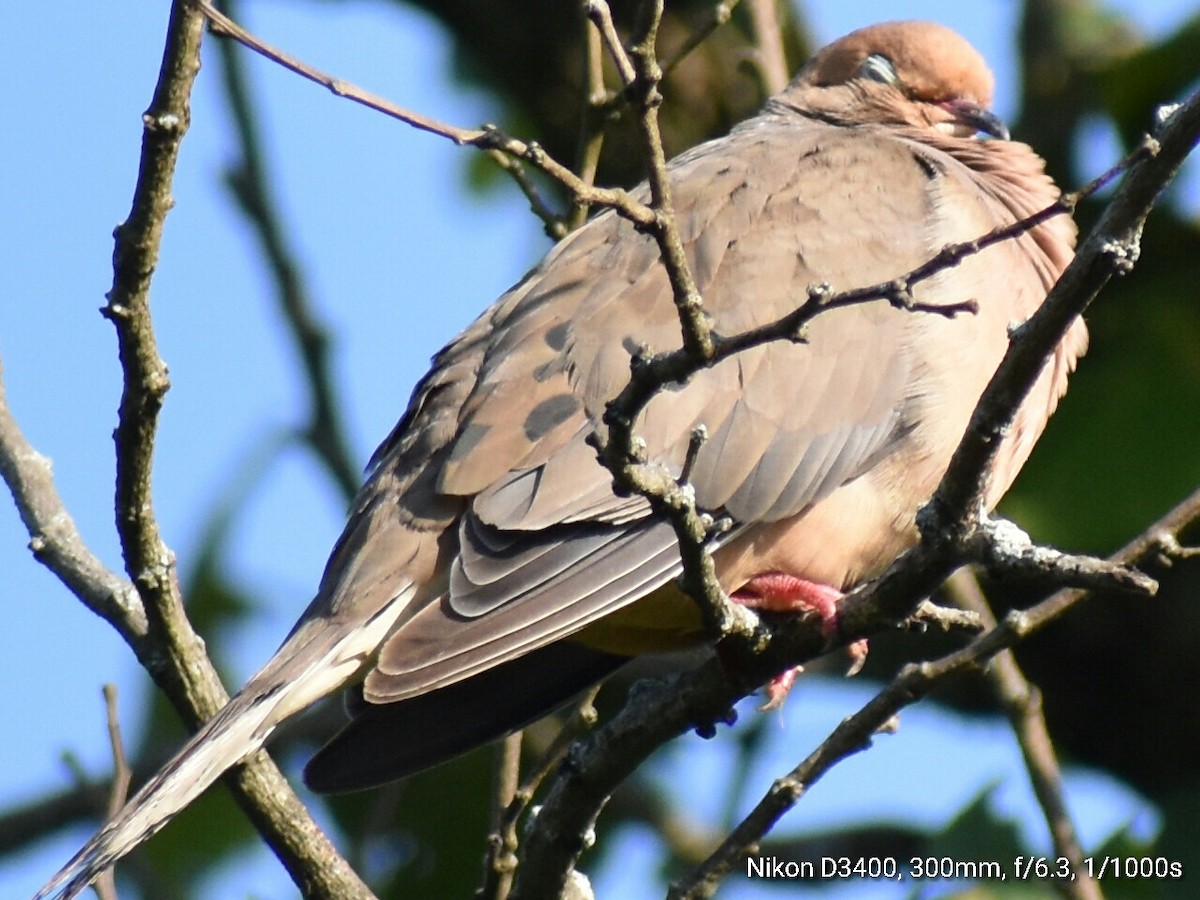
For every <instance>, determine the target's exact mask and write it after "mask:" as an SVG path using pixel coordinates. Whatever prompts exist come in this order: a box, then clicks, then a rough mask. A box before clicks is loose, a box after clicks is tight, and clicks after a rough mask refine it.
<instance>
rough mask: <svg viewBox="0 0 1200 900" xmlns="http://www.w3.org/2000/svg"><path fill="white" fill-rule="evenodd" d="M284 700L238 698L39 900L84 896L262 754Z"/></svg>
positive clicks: (276, 696) (74, 859) (276, 695)
mask: <svg viewBox="0 0 1200 900" xmlns="http://www.w3.org/2000/svg"><path fill="white" fill-rule="evenodd" d="M282 699H284V698H283V697H281V696H280V693H279V692H274V693H269V694H267V695H266V696H264V695H263V693H261V692H255V693H254V694H249V693H246V692H243V693H241V694H239V695H238V696H237V697H234V698H233V699H232V700H231V701H230V702H229V703H227V704H226V705H225V706H224V707H223V708H222V709H221V711H220V712H219V713H217V714H216V715H215V716H214V717H213V718H212V719H210V720H209V721H208V722H207V723H206V724H205V725H204V726H203V727H202V728H201V729H200V730H199V731H198V732H196V734H195V735H194V736H193V737H192V739H191V740H190V741H188V742H187V744H185V745H184V747H183V749H182V750H180V751H179V753H177V754H176V755H175V757H174V758H173V759H171V761H170V762H168V763H167V764H166V765H165V766H163V768H162V769H160V770H159V771H158V773H157V774H156V775H155V776H154V777H153V778H151V779H150V780H149V781H148V782H146V784H145V785H144V786H143V787H142V789H141V790H140V791H138V792H137V794H135V795H134V797H133V798H132V799H131V800H130V801H129V802H128V803H126V804H125V806H124V807H123V808H122V809H121V810H120V811H119V812H118V813H117V814H116V815H115V816H113V817H112V818H111V819H110V820H109V821H108V822H107V823H106V824H105V825H104V827H103V828H101V829H100V831H98V832H97V833H96V834H95V836H94V837H93V838H92V839H91V840H90V841H88V842H87V843H86V844H85V845H84V846H83V849H82V850H80V851H79V852H78V853H76V854H75V855H74V856H73V857H72V858H71V861H70V862H68V863H67V864H66V865H65V866H63V868H62V869H60V870H59V872H58V874H56V875H55V876H54V877H53V878H52V879H50V881H49V882H48V883H47V884H46V886H45V887H43V888H42V889H41V890H40V891H38V893H37V896H36V898H35V900H44V898H48V897H56V898H63V900H66V898H70V897H75V896H76V895H78V894H79V893H80V892H81V891H83V890H84V888H86V887H87V886H88V885H89V884H91V883H92V882H93V881H94V880H95V879H96V878H97V877H98V876H99V875H100V874H101V873H102V872H104V870H105V869H107V868H108V867H109V866H111V865H112V864H113V863H115V862H116V861H117V860H118V859H120V858H121V857H122V856H124V855H125V854H126V853H128V852H129V851H130V850H132V849H133V848H134V847H136V846H137V845H138V844H140V843H141V842H142V841H144V840H146V838H148V837H150V836H151V835H152V834H154V833H155V832H156V831H158V830H159V829H160V828H162V827H163V825H165V824H166V823H167V822H168V821H169V820H170V819H171V818H172V817H173V816H175V814H176V813H178V812H179V811H180V810H182V809H183V808H184V807H186V806H187V805H188V804H189V803H191V802H192V801H193V800H195V799H196V798H197V797H199V796H200V795H201V794H202V793H204V791H205V790H206V789H207V788H208V787H209V786H210V785H211V784H212V783H213V782H214V781H216V780H217V779H218V778H220V777H221V775H222V774H224V772H225V771H226V770H228V769H229V768H230V767H232V766H234V765H236V764H237V763H238V762H240V761H241V760H243V759H245V758H246V757H247V756H249V755H250V754H251V753H253V752H254V751H255V750H258V749H259V748H260V747H261V746H262V745H263V742H264V741H265V740H266V738H267V736H268V735H269V734H270V733H271V730H272V728H273V727H274V726H275V725H276V724H278V722H279V721H280V717H279V715H278V711H279V707H280V701H281V700H282Z"/></svg>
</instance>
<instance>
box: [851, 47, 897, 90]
mask: <svg viewBox="0 0 1200 900" xmlns="http://www.w3.org/2000/svg"><path fill="white" fill-rule="evenodd" d="M858 74H859V75H861V76H862V77H864V78H870V79H871V80H872V81H878V82H880V83H881V84H899V83H900V78H899V76H898V75H896V68H895V66H893V65H892V61H891V60H890V59H888V58H887V57H886V56H881V55H880V54H878V53H872V54H871V55H870V56H868V57H867V58H866V59H864V60H863V61H862V63H861V64H860V65H859V67H858Z"/></svg>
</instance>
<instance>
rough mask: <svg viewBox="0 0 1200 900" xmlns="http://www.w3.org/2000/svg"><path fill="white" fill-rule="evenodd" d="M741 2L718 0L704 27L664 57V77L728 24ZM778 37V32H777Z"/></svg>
mask: <svg viewBox="0 0 1200 900" xmlns="http://www.w3.org/2000/svg"><path fill="white" fill-rule="evenodd" d="M740 2H741V0H718V2H717V3H715V4H713V9H712V17H711V18H710V19H709V20H708V22H707V23H706V24H705V25H704V27H702V28H697V29H696V30H695V31H693V32H692V33H691V34H690V35H688V38H687V40H686V41H684V42H683V43H682V44H681V45H680V46H679V48H678V49H677V50H676V51H675V52H674V53H672V54H671V56H670V57H668V58H667V59H664V60H663V61H662V62H661V63H660V64H659V65H660V66H661V68H662V70H663V77H664V78H665V77H666V76H668V75H670V74H671V73H672V72H674V71H675V70H676V69H677V68H679V64H680V63H682V62H683V61H684V60H685V59H687V58H688V57H689V56H690V55H691V54H692V51H693V50H695V49H696V48H697V47H699V46H700V45H701V44H703V43H704V42H705V41H706V40H708V39H709V37H711V36H712V33H713V32H714V31H716V30H717V29H718V28H721V27H722V26H724V25H726V24H728V22H729V20H730V18H731V17H732V16H733V11H734V10H735V9H736V8H737V5H738V3H740ZM756 2H757V0H756ZM752 15H753V13H752ZM756 36H757V31H756ZM776 39H778V32H777V33H776ZM784 83H785V84H786V83H787V78H786V76H785V77H784ZM781 87H782V85H781ZM771 93H774V91H771Z"/></svg>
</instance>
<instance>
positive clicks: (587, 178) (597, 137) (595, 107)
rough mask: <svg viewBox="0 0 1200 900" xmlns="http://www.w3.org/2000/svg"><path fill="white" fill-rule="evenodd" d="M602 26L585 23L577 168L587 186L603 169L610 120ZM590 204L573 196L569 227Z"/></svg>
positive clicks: (578, 221)
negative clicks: (605, 87) (601, 154)
mask: <svg viewBox="0 0 1200 900" xmlns="http://www.w3.org/2000/svg"><path fill="white" fill-rule="evenodd" d="M602 43H603V42H602V41H601V39H600V29H599V27H598V26H597V25H596V23H595V22H594V21H592V19H591V17H590V16H587V15H586V14H585V15H584V22H583V47H584V55H583V83H584V92H585V93H584V96H583V98H582V99H583V102H582V106H583V109H582V114H581V115H580V117H579V149H578V151H577V152H576V160H575V171H576V172H578V173H579V177H580V179H581V180H582V181H583V182H584V183H585V184H588V185H594V184H595V183H596V172H597V171H598V170H599V168H600V152H601V150H602V149H603V148H604V124H605V122H606V121H607V119H608V116H609V110H608V108H607V105H608V94H607V92H606V91H605V89H604V59H603V47H602ZM588 210H589V204H588V203H587V202H586V201H585V200H583V199H581V198H579V197H576V196H575V195H572V197H571V215H570V217H569V219H568V221H567V227H568V228H570V229H571V230H574V229H576V228H578V227H579V226H581V225H582V224H583V223H584V222H586V221H587V217H588Z"/></svg>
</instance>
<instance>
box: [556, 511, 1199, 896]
mask: <svg viewBox="0 0 1200 900" xmlns="http://www.w3.org/2000/svg"><path fill="white" fill-rule="evenodd" d="M1196 522H1200V491H1197V492H1196V493H1195V494H1193V495H1192V496H1191V497H1189V498H1188V499H1187V500H1185V501H1184V502H1183V503H1181V504H1179V505H1178V506H1176V507H1175V509H1173V510H1171V512H1169V513H1167V515H1166V516H1164V517H1163V518H1162V519H1160V520H1159V521H1158V522H1157V523H1155V524H1154V525H1152V526H1151V527H1150V528H1148V529H1147V530H1146V531H1145V532H1144V533H1143V534H1142V535H1141V536H1140V537H1138V538H1137V539H1135V540H1134V541H1133V542H1131V543H1130V544H1129V545H1128V546H1127V547H1125V548H1124V549H1122V550H1121V551H1119V552H1118V553H1116V554H1114V555H1113V556H1112V557H1111V558H1110V562H1112V563H1113V564H1115V565H1120V566H1131V565H1136V564H1137V563H1139V562H1141V561H1143V560H1145V559H1146V558H1148V557H1149V556H1150V555H1151V554H1152V553H1153V552H1154V548H1155V546H1156V544H1155V542H1156V540H1157V539H1158V536H1160V535H1162V534H1174V535H1178V534H1179V533H1180V532H1181V531H1182V530H1184V529H1185V528H1188V527H1190V526H1191V525H1192V524H1194V523H1196ZM907 558H908V559H911V558H913V557H912V556H911V555H910V556H909V557H907ZM879 586H880V582H875V584H873V585H871V586H870V587H869V588H868V589H867V590H868V592H872V593H878V592H879ZM1088 596H1090V594H1089V592H1087V591H1082V590H1077V589H1072V590H1066V591H1059V592H1058V593H1056V594H1054V595H1053V596H1051V597H1049V598H1047V599H1046V600H1043V601H1042V602H1041V603H1038V604H1037V605H1035V606H1033V607H1031V608H1030V609H1028V610H1025V611H1023V612H1019V611H1014V612H1012V613H1009V615H1008V616H1007V617H1006V618H1005V620H1004V621H1003V622H1002V623H1001V624H1000V625H998V626H997V627H995V628H992V629H990V630H988V631H987V632H986V633H984V634H983V635H981V636H979V637H978V638H976V639H975V640H973V641H972V642H971V643H970V644H968V645H967V646H966V647H964V648H963V649H961V650H958V651H956V652H954V653H951V654H948V655H947V656H945V657H943V658H941V659H939V660H937V661H936V662H931V663H920V664H913V663H910V664H909V665H906V666H905V667H904V668H903V669H901V671H900V673H899V674H898V675H897V676H896V677H895V678H894V679H893V680H892V682H891V683H890V684H888V685H887V687H885V688H884V689H883V690H882V691H881V692H880V693H878V694H877V695H876V696H875V697H873V698H872V699H871V700H870V702H868V703H867V704H866V705H865V706H864V707H863V708H862V709H860V710H859V711H858V712H856V713H855V714H854V715H852V716H850V717H849V718H847V719H845V720H844V721H843V722H842V723H841V724H840V725H839V726H838V727H837V728H836V729H834V731H833V733H832V734H830V736H829V737H828V738H827V739H826V740H825V741H823V742H822V743H821V745H820V746H819V747H818V748H817V749H816V750H814V751H813V753H812V754H810V755H809V756H808V757H807V758H806V759H805V760H804V761H803V762H802V763H801V764H800V765H799V766H797V767H796V768H795V769H793V770H792V772H790V773H789V774H788V775H786V776H784V777H783V778H781V779H778V780H777V781H776V782H775V783H774V784H773V785H772V786H771V790H770V791H769V792H768V793H767V795H766V796H764V797H763V799H762V800H760V801H759V803H758V805H757V806H756V807H755V808H754V810H753V811H751V812H750V814H749V815H747V816H746V818H745V819H743V820H742V822H741V823H740V824H739V825H738V827H737V828H736V829H734V831H733V832H731V833H730V835H729V837H728V838H726V840H725V841H724V842H723V843H722V845H721V847H720V848H718V849H717V850H716V851H715V852H714V853H713V854H712V856H710V857H709V858H708V859H707V860H706V861H705V862H704V864H703V865H701V866H700V867H698V868H697V869H696V870H695V871H694V872H692V873H690V874H689V875H688V877H687V878H686V879H685V880H683V881H680V882H677V883H676V885H675V886H674V887H673V888H672V891H671V893H670V896H671V897H673V898H677V900H678V898H701V897H709V896H711V895H712V893H713V891H715V889H716V887H717V885H718V884H719V883H720V882H721V880H722V879H724V877H725V876H726V875H727V874H728V873H729V872H730V871H732V869H733V867H734V866H736V865H737V863H738V862H739V861H740V860H741V859H743V858H744V857H745V855H746V854H748V853H750V852H752V848H753V847H754V846H755V845H756V844H757V843H758V842H759V841H760V840H761V839H762V837H763V835H765V834H766V833H767V831H769V830H770V829H771V828H772V827H773V826H774V824H775V823H776V822H777V821H778V820H779V818H780V817H781V816H783V815H784V813H786V812H787V811H788V810H789V809H791V808H792V807H793V806H795V804H796V803H797V802H799V800H800V799H801V798H802V797H803V796H804V794H805V793H806V792H807V791H808V789H809V788H811V787H812V785H813V784H815V783H816V782H817V781H818V780H819V779H820V778H821V777H822V776H823V775H824V774H825V773H827V772H828V771H829V770H830V769H831V768H832V767H833V766H834V765H835V764H837V763H838V762H840V761H841V760H842V759H845V758H846V757H848V756H850V755H853V754H854V753H857V752H859V751H860V750H863V749H865V748H866V747H868V746H869V745H870V742H871V739H872V737H873V735H874V734H875V733H876V732H877V731H878V730H879V729H881V728H883V727H884V726H886V725H887V723H888V722H889V721H890V720H891V719H892V718H893V717H894V716H895V715H896V713H897V712H899V710H901V709H902V708H903V707H905V706H908V705H910V704H912V703H915V702H916V701H918V700H920V699H921V698H922V697H924V696H925V695H926V694H927V693H928V692H929V691H930V690H931V689H932V688H933V686H934V685H936V684H937V683H938V682H939V681H941V680H942V679H944V678H947V677H949V676H951V675H953V674H957V673H960V672H964V671H978V670H979V669H980V668H982V667H983V666H984V664H985V663H987V662H988V661H989V660H991V659H993V658H994V657H995V656H996V655H997V654H998V653H1000V652H1002V651H1004V650H1007V649H1008V648H1010V647H1012V646H1013V645H1014V644H1016V643H1017V642H1018V641H1021V640H1023V639H1025V638H1026V637H1028V636H1029V635H1030V634H1033V633H1034V632H1035V631H1037V630H1039V629H1041V628H1042V627H1044V626H1045V625H1047V624H1048V623H1049V622H1051V621H1053V620H1054V619H1056V618H1058V617H1059V616H1061V615H1062V614H1063V613H1064V612H1066V610H1067V609H1069V608H1070V607H1071V606H1073V605H1075V604H1076V603H1078V602H1080V601H1082V600H1083V599H1085V598H1086V597H1088ZM686 680H687V682H688V684H687V687H686V688H682V689H680V688H676V692H677V693H685V692H686V693H688V694H689V695H690V694H691V689H692V679H690V678H689V679H686ZM695 681H696V683H697V685H698V684H699V681H700V679H699V678H696V679H695ZM687 699H688V698H687V697H684V698H682V699H681V701H680V702H687ZM614 724H615V722H614ZM607 730H608V728H607V726H606V727H605V728H602V729H601V732H604V731H607ZM548 805H549V801H547V806H548ZM1077 880H1078V879H1077Z"/></svg>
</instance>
